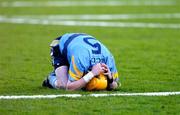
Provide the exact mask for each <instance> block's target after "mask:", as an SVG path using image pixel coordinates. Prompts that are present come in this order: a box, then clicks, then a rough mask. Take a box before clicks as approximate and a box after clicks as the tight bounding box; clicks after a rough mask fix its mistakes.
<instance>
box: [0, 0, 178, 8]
mask: <svg viewBox="0 0 180 115" xmlns="http://www.w3.org/2000/svg"><path fill="white" fill-rule="evenodd" d="M142 5H145V6H159V5H166V6H168V5H169V6H171V5H176V1H174V0H173V1H172V0H158V1H157V0H153V1H152V0H151V1H148V0H146V1H142V0H131V1H125V0H124V1H118V0H115V1H110V0H109V1H43V2H41V1H35V2H32V1H13V2H1V3H0V6H1V7H53V6H55V7H59V6H63V7H68V6H142Z"/></svg>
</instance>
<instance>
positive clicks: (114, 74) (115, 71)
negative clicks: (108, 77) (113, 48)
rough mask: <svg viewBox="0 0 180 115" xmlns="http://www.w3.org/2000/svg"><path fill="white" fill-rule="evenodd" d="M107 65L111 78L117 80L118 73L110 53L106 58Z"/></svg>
mask: <svg viewBox="0 0 180 115" xmlns="http://www.w3.org/2000/svg"><path fill="white" fill-rule="evenodd" d="M107 65H108V67H109V69H110V71H111V73H112V76H113V79H114V80H115V81H119V74H118V71H117V68H116V64H115V60H114V57H113V56H112V55H111V56H110V57H109V58H108V62H107Z"/></svg>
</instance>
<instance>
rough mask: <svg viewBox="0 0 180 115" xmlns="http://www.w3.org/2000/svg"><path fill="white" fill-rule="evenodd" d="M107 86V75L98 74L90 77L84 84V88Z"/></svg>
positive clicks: (101, 88) (91, 88)
mask: <svg viewBox="0 0 180 115" xmlns="http://www.w3.org/2000/svg"><path fill="white" fill-rule="evenodd" d="M106 88H107V77H106V76H105V75H103V74H100V75H99V76H97V77H94V78H92V79H91V80H90V81H89V83H88V84H87V85H86V90H88V91H92V90H105V89H106Z"/></svg>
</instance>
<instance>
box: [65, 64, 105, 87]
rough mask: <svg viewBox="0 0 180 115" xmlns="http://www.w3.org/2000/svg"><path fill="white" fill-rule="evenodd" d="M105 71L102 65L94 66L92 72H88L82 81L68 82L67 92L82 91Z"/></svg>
mask: <svg viewBox="0 0 180 115" xmlns="http://www.w3.org/2000/svg"><path fill="white" fill-rule="evenodd" d="M104 71H105V70H104V68H103V67H102V66H101V64H100V63H98V64H96V65H94V66H93V67H92V70H91V71H90V72H88V73H87V74H86V75H84V76H83V77H81V79H79V80H76V81H70V80H68V83H67V87H66V89H67V90H78V89H81V88H83V87H85V86H86V84H87V83H88V82H89V81H90V80H91V79H92V78H93V77H94V76H97V75H99V74H100V73H103V72H104Z"/></svg>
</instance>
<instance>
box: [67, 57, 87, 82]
mask: <svg viewBox="0 0 180 115" xmlns="http://www.w3.org/2000/svg"><path fill="white" fill-rule="evenodd" d="M83 72H84V68H83V66H82V65H81V62H80V60H79V59H78V58H76V57H75V56H72V57H71V62H70V66H69V72H68V77H69V78H68V79H69V80H70V81H71V82H72V81H77V80H79V79H81V77H82V76H83Z"/></svg>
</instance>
